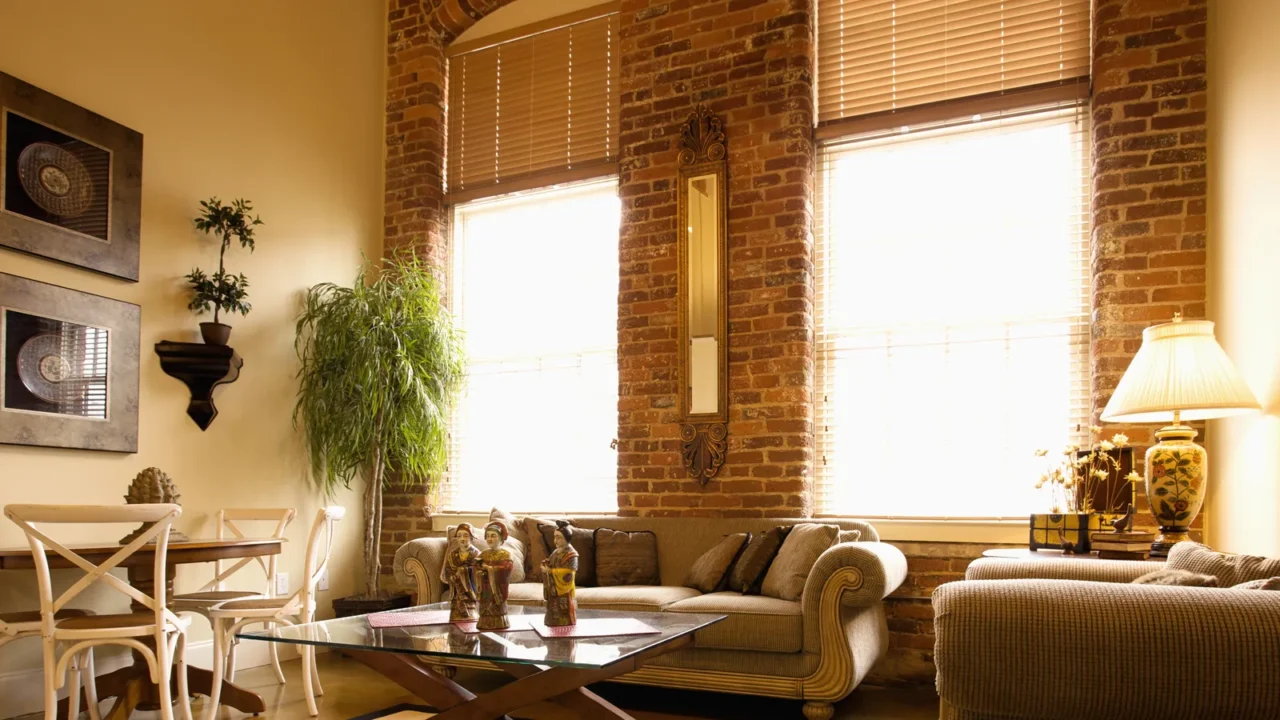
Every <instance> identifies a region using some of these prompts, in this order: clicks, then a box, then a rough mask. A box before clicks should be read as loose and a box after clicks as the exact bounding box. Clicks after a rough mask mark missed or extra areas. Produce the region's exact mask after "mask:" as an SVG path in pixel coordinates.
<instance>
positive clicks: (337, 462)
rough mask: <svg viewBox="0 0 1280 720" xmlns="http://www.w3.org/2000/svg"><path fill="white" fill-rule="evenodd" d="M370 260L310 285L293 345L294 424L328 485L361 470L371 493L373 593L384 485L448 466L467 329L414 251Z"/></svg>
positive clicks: (368, 590)
mask: <svg viewBox="0 0 1280 720" xmlns="http://www.w3.org/2000/svg"><path fill="white" fill-rule="evenodd" d="M377 270H378V268H377V267H376V266H375V265H373V264H371V263H366V265H365V266H364V267H362V268H361V269H360V272H359V274H357V275H356V279H355V283H354V285H353V286H352V287H349V288H348V287H341V286H338V285H334V284H332V283H322V284H320V285H316V286H314V287H312V288H311V289H310V290H308V291H307V297H306V305H305V307H304V309H303V311H302V314H301V316H300V317H299V318H298V325H297V339H296V341H295V348H296V350H297V353H298V358H299V359H300V360H301V368H300V369H299V370H298V379H299V385H298V401H297V405H296V406H295V407H294V414H293V419H294V425H295V426H298V427H300V428H301V429H302V430H303V432H304V434H305V438H306V448H307V454H308V457H309V460H310V464H311V477H312V479H313V481H314V482H315V483H316V485H317V486H318V487H319V488H320V489H321V490H323V491H325V493H326V494H329V495H332V494H333V492H334V491H335V490H337V489H338V488H339V487H343V488H348V487H350V486H351V482H352V481H353V480H354V479H356V478H357V476H359V475H361V474H363V475H364V476H365V479H366V481H367V487H366V495H365V535H364V562H365V596H366V597H376V596H377V595H378V577H379V574H380V571H381V562H380V560H379V557H378V544H379V538H380V537H381V535H382V489H383V487H384V486H386V485H387V484H389V482H390V480H391V478H392V476H393V475H394V476H395V478H396V479H398V480H399V481H400V482H401V483H403V484H410V483H415V484H416V483H423V484H426V485H427V489H428V490H427V491H428V492H430V491H431V490H432V489H433V488H434V487H435V485H436V483H437V482H438V481H439V477H440V474H441V473H442V472H443V471H444V469H445V463H446V459H447V450H448V426H447V423H448V418H449V411H450V408H451V407H452V406H453V402H454V400H455V398H456V397H457V394H458V391H459V390H460V389H461V387H462V383H463V373H464V360H463V353H464V349H463V344H462V334H461V331H460V330H459V329H458V328H456V327H455V326H454V324H453V316H452V315H451V314H450V313H449V311H448V310H447V309H446V308H445V307H444V306H443V305H442V304H441V301H440V287H439V283H438V282H437V280H436V276H435V274H434V272H433V270H432V269H431V268H430V267H428V266H425V265H423V264H420V263H419V261H418V260H416V259H414V258H412V257H399V258H392V259H388V260H384V261H383V262H382V264H381V273H378V276H377V278H376V279H372V280H371V279H370V276H371V275H373V274H374V273H375V272H376V271H377Z"/></svg>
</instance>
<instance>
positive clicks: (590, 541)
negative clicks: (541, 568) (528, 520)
mask: <svg viewBox="0 0 1280 720" xmlns="http://www.w3.org/2000/svg"><path fill="white" fill-rule="evenodd" d="M555 529H556V526H555V525H544V524H542V523H538V532H539V533H541V534H542V542H543V543H544V544H545V547H546V549H547V553H548V554H549V553H550V552H551V549H552V548H554V547H555V540H554V539H553V538H552V537H551V533H552V532H553V531H555ZM569 544H570V545H572V546H573V549H574V550H577V551H578V574H577V575H575V576H574V584H575V585H576V586H578V587H595V585H596V538H595V534H594V531H593V530H590V529H588V528H580V527H574V526H573V525H570V526H569ZM544 559H545V558H544ZM539 574H541V573H539ZM539 582H541V580H539Z"/></svg>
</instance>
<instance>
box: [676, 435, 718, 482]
mask: <svg viewBox="0 0 1280 720" xmlns="http://www.w3.org/2000/svg"><path fill="white" fill-rule="evenodd" d="M728 435H729V429H728V428H727V427H725V424H724V423H697V424H686V425H681V426H680V454H681V455H682V456H683V457H684V468H685V470H687V471H688V472H689V476H690V477H692V478H694V479H696V480H697V481H698V482H699V483H701V484H703V485H706V484H707V481H708V480H710V479H711V478H713V477H715V476H716V473H718V472H720V466H722V465H724V456H725V453H726V452H727V451H728V449H729V441H728V440H727V439H726V438H727V437H728Z"/></svg>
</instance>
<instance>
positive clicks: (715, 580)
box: [684, 533, 751, 593]
mask: <svg viewBox="0 0 1280 720" xmlns="http://www.w3.org/2000/svg"><path fill="white" fill-rule="evenodd" d="M749 537H751V533H734V534H732V535H725V536H724V538H723V539H721V540H720V542H718V543H716V544H715V546H714V547H712V548H711V549H710V550H708V551H706V552H704V553H702V556H701V557H699V558H698V559H697V560H695V561H694V563H693V567H691V568H689V574H688V575H686V576H685V578H684V586H685V587H690V588H693V589H694V590H697V591H698V592H701V593H713V592H719V591H720V590H723V589H724V587H725V585H726V584H727V582H728V580H729V568H730V567H732V566H733V561H734V560H737V559H738V553H740V552H742V546H743V545H746V544H747V538H749Z"/></svg>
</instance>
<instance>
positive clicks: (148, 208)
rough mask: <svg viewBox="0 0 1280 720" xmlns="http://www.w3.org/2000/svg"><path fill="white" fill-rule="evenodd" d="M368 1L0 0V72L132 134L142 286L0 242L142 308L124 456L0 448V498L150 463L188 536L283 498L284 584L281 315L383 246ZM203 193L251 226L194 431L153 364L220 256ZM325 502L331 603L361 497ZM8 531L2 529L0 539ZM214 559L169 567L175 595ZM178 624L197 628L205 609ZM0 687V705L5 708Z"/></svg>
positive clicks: (17, 601)
mask: <svg viewBox="0 0 1280 720" xmlns="http://www.w3.org/2000/svg"><path fill="white" fill-rule="evenodd" d="M384 10H385V8H384V4H383V3H380V2H370V1H366V0H359V1H352V0H277V1H275V2H267V3H264V2H252V1H251V0H203V1H201V2H171V1H169V0H131V1H130V2H127V3H104V2H99V1H98V0H74V1H71V0H62V1H60V2H56V3H53V2H4V3H0V70H3V71H5V72H8V73H10V74H12V75H15V76H17V77H20V78H22V79H24V80H26V81H28V82H31V83H34V84H36V85H38V86H40V87H43V88H44V89H46V90H49V91H51V92H54V93H56V94H58V95H61V96H62V97H64V98H67V99H69V100H71V101H73V102H76V103H79V104H81V105H84V106H85V107H88V108H90V109H92V110H94V111H96V112H99V113H101V114H103V115H106V116H107V117H110V118H112V119H113V120H116V121H117V122H120V123H123V124H125V125H127V126H129V127H131V128H134V129H136V130H138V131H140V132H141V133H142V134H143V136H144V147H145V150H144V153H145V156H144V171H143V198H142V203H143V215H142V261H141V264H142V267H141V282H139V283H137V284H132V283H127V282H123V281H119V280H115V279H111V278H106V277H103V276H99V275H96V274H93V273H90V272H87V271H85V270H80V269H76V268H70V267H65V266H61V265H58V264H55V263H52V262H49V261H46V260H42V259H38V258H33V257H28V256H25V255H20V254H17V253H14V252H11V251H7V250H0V271H3V272H7V273H13V274H17V275H21V276H24V277H28V278H33V279H36V280H41V281H44V282H50V283H55V284H58V285H63V286H67V287H72V288H76V289H80V290H84V291H88V292H92V293H98V294H101V295H106V296H110V297H113V298H118V299H121V300H127V301H129V302H134V303H138V304H140V305H141V306H142V363H141V373H140V392H141V419H140V427H139V431H140V432H139V443H138V445H139V448H138V453H137V454H136V455H117V454H109V453H97V452H86V451H74V450H50V449H42V448H22V447H12V446H0V504H3V503H16V502H26V503H69V502H82V503H119V502H122V499H121V496H122V495H123V493H124V491H125V488H126V486H127V484H128V482H129V480H130V479H131V478H132V477H133V475H134V474H136V473H137V472H138V471H139V470H141V469H143V468H145V467H148V466H152V465H154V466H158V467H160V468H162V469H164V470H165V471H167V472H168V473H169V474H170V475H171V476H172V477H173V478H174V479H175V480H176V481H177V483H178V484H179V487H180V489H181V491H182V494H183V497H182V500H183V506H184V514H183V517H181V518H180V519H179V520H178V522H177V523H176V527H178V528H179V529H182V530H185V531H186V532H187V533H189V534H191V535H193V536H206V537H208V536H211V535H212V533H213V523H212V516H213V512H214V511H215V510H216V509H217V508H218V507H220V506H224V505H231V506H241V507H243V506H259V507H272V506H290V507H295V508H297V509H298V511H299V519H298V520H297V521H296V522H295V524H294V526H293V528H292V532H291V539H296V540H297V542H296V543H295V544H293V545H290V546H289V547H288V548H287V551H286V552H285V555H284V559H283V561H282V569H283V570H286V571H288V572H289V574H290V579H291V580H292V581H293V583H294V584H295V585H296V582H297V581H298V580H299V579H300V577H301V575H302V550H303V544H304V543H305V537H306V533H307V529H308V526H309V524H310V522H311V519H312V514H313V513H314V512H315V509H316V508H317V507H318V506H319V505H320V504H321V499H320V498H319V497H318V496H317V494H316V493H315V492H314V491H312V490H311V489H310V488H309V487H308V485H307V482H306V473H305V468H304V465H303V455H302V452H301V449H300V445H299V442H298V437H297V435H296V433H295V432H294V431H293V429H292V426H291V422H290V416H291V410H292V402H293V397H294V391H295V387H296V385H295V383H294V379H293V375H294V372H295V367H296V361H295V357H294V354H293V346H292V343H293V325H292V323H293V320H294V317H295V315H296V313H297V310H298V307H299V301H300V294H301V292H302V291H303V290H304V289H305V288H306V287H307V286H309V285H311V284H314V283H316V282H320V281H324V280H333V281H338V282H350V281H351V279H352V277H354V274H355V269H356V266H357V264H358V263H359V262H360V259H361V254H362V253H363V254H365V255H367V256H370V257H377V256H378V255H379V254H380V253H381V246H382V242H381V234H382V233H381V229H382V134H383V124H382V121H383V111H382V100H383V73H384V70H383V55H384V53H383V45H384V42H385V30H384V25H385V18H384ZM210 195H219V196H221V197H222V198H224V199H230V198H232V197H236V196H244V197H248V198H250V199H252V200H253V201H254V203H255V205H256V206H257V208H258V209H259V210H260V211H261V215H262V217H263V219H264V220H265V221H266V225H265V226H263V227H262V228H261V230H260V231H259V236H260V241H259V245H258V250H257V252H256V253H255V254H253V255H249V254H248V253H247V251H243V250H240V249H238V248H236V249H233V250H231V251H230V252H229V264H230V268H231V269H232V270H234V271H237V272H238V271H243V272H244V273H245V274H247V275H248V276H249V279H250V282H251V283H252V285H251V290H252V295H251V298H250V299H251V301H252V302H253V306H254V309H253V312H252V313H251V314H250V315H249V316H248V317H247V318H240V317H239V316H235V317H234V319H233V320H231V321H230V322H231V323H232V324H233V325H234V326H235V330H234V332H233V334H232V337H231V340H232V345H233V346H235V347H236V349H237V350H238V351H239V352H240V354H241V355H242V356H243V357H244V360H245V366H244V371H243V373H242V375H241V378H240V380H239V381H238V382H236V383H235V384H233V385H229V386H226V387H223V388H220V389H219V390H218V391H217V394H216V400H217V404H218V408H219V411H220V414H219V416H218V418H217V420H216V421H215V422H214V423H213V425H212V426H211V427H210V428H209V430H208V431H207V432H201V431H200V429H199V428H197V427H196V425H195V424H194V423H193V422H191V420H190V419H188V418H187V416H186V414H185V408H186V403H187V398H188V394H187V390H186V388H185V386H183V385H182V384H181V383H179V382H178V381H177V380H174V379H172V378H170V377H168V376H166V375H164V374H163V373H162V372H161V371H160V366H159V363H158V361H157V359H156V356H155V353H154V351H153V350H152V346H153V345H154V343H155V342H156V341H158V340H161V339H182V340H197V339H198V335H197V331H196V323H197V322H198V320H197V318H195V317H194V316H192V315H191V314H190V313H189V312H188V311H187V310H186V308H185V304H186V302H187V297H186V294H185V292H184V290H183V285H182V282H181V280H180V278H181V276H182V275H183V274H185V273H186V272H188V271H189V270H190V269H191V268H192V267H193V266H195V265H197V264H198V265H201V266H202V267H204V268H205V269H207V270H212V269H213V268H216V266H217V253H216V244H215V243H213V242H210V241H205V240H203V239H202V236H200V235H199V234H197V233H196V232H195V231H194V230H193V228H192V225H191V218H192V217H193V216H194V214H195V212H196V210H197V201H198V200H199V199H202V198H206V197H208V196H210ZM337 500H338V501H339V502H340V503H342V504H344V505H346V506H347V507H348V508H349V510H350V513H351V514H350V515H349V516H348V520H347V521H345V522H344V523H341V524H340V533H341V535H340V539H339V542H338V543H337V548H338V549H337V556H336V558H335V560H334V569H333V572H332V591H331V592H330V593H328V594H327V595H329V596H335V597H336V596H340V595H344V594H349V593H350V592H352V591H353V590H354V588H355V586H356V582H357V576H358V574H359V548H360V542H359V538H360V534H361V533H360V524H361V523H360V519H359V518H360V510H361V508H360V502H359V496H358V494H357V493H355V492H351V493H344V494H343V495H342V496H341V497H340V498H338V499H337ZM119 530H120V529H119V528H112V529H111V530H110V532H109V533H108V534H106V535H105V538H102V539H115V538H119V537H120V536H121V535H123V534H124V533H123V532H119ZM81 539H86V540H87V539H90V538H89V537H88V536H87V535H85V536H82V538H81ZM23 542H24V540H23V537H22V535H21V534H20V533H19V532H18V530H17V528H16V527H14V526H12V525H11V524H10V523H9V522H8V521H0V546H4V547H9V546H14V545H19V544H21V543H23ZM211 568H212V566H190V567H187V568H184V569H182V570H181V571H180V574H179V589H191V588H192V586H193V585H199V584H200V583H202V582H203V580H202V579H201V577H202V576H203V575H204V574H205V573H207V572H208V571H209V570H211ZM64 576H65V574H64ZM32 577H33V576H30V575H29V574H28V573H18V572H0V610H6V609H14V608H19V607H29V608H34V607H36V605H35V599H34V582H33V580H32ZM327 600H328V598H327V597H326V596H325V595H322V596H321V603H320V604H321V607H322V608H324V609H325V611H327V609H328V602H327ZM104 607H105V606H104ZM193 632H194V636H193V638H192V639H193V641H200V640H204V639H207V638H208V636H209V635H208V626H207V624H206V623H205V622H204V621H203V620H197V621H196V622H195V623H194V630H193ZM37 658H38V643H35V642H33V641H22V643H20V644H17V645H10V646H8V647H6V648H5V649H4V650H3V651H0V685H2V684H3V680H4V678H5V677H9V678H10V679H12V678H13V673H17V672H21V671H23V670H24V669H26V668H31V667H35V663H36V661H37ZM35 677H36V678H37V679H36V682H37V683H38V675H36V676H35ZM4 694H5V693H4V691H3V690H2V689H0V717H8V716H9V715H11V714H12V712H8V711H7V710H12V708H11V707H10V708H6V700H7V699H6V698H5V697H3V696H4ZM9 699H11V698H9Z"/></svg>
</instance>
